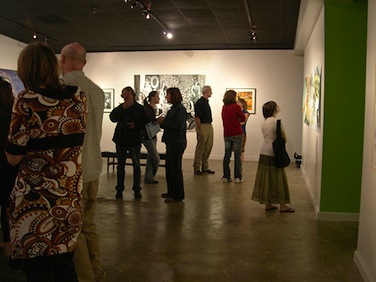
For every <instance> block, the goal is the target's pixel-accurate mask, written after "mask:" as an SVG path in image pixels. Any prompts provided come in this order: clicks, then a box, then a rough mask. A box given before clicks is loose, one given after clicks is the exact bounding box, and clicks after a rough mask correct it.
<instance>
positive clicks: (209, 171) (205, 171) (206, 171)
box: [202, 169, 215, 174]
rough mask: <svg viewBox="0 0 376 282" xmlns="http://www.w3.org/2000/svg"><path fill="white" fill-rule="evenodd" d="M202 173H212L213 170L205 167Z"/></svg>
mask: <svg viewBox="0 0 376 282" xmlns="http://www.w3.org/2000/svg"><path fill="white" fill-rule="evenodd" d="M202 173H207V174H214V173H215V171H212V170H210V169H207V170H203V171H202Z"/></svg>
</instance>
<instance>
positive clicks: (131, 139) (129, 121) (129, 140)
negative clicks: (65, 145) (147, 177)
mask: <svg viewBox="0 0 376 282" xmlns="http://www.w3.org/2000/svg"><path fill="white" fill-rule="evenodd" d="M121 97H123V99H124V103H122V104H120V105H119V106H117V107H116V108H115V109H113V110H112V112H111V113H110V119H111V121H112V122H117V125H116V128H115V133H114V137H113V138H112V141H114V142H115V144H116V154H117V158H118V166H117V185H116V191H117V192H116V196H115V197H116V198H117V199H121V198H123V191H124V179H125V161H126V158H127V152H128V153H129V155H130V157H131V159H132V165H133V188H132V189H133V192H134V197H135V199H140V198H141V197H142V195H141V167H140V150H141V142H142V133H143V129H144V127H145V124H146V122H147V116H146V111H145V109H144V107H143V106H142V105H140V104H138V103H137V102H136V93H135V92H134V90H133V89H132V87H130V86H127V87H125V88H124V89H123V90H122V91H121Z"/></svg>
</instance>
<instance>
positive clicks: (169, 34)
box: [163, 30, 174, 39]
mask: <svg viewBox="0 0 376 282" xmlns="http://www.w3.org/2000/svg"><path fill="white" fill-rule="evenodd" d="M163 34H164V35H166V37H167V38H168V39H171V38H172V37H174V35H173V34H172V33H171V32H169V31H167V30H164V31H163Z"/></svg>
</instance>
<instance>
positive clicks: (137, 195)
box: [134, 192, 142, 199]
mask: <svg viewBox="0 0 376 282" xmlns="http://www.w3.org/2000/svg"><path fill="white" fill-rule="evenodd" d="M134 198H135V199H141V198H142V194H141V192H134Z"/></svg>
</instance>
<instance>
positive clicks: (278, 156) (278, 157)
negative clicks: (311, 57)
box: [273, 119, 290, 168]
mask: <svg viewBox="0 0 376 282" xmlns="http://www.w3.org/2000/svg"><path fill="white" fill-rule="evenodd" d="M273 150H274V165H275V166H276V167H278V168H283V167H286V166H288V165H289V164H290V157H289V155H288V153H287V152H286V142H285V138H282V134H281V120H280V119H279V120H277V139H275V141H274V142H273Z"/></svg>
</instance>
